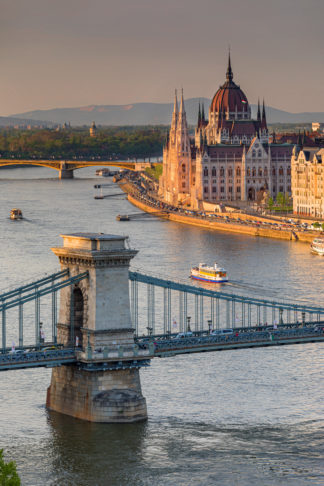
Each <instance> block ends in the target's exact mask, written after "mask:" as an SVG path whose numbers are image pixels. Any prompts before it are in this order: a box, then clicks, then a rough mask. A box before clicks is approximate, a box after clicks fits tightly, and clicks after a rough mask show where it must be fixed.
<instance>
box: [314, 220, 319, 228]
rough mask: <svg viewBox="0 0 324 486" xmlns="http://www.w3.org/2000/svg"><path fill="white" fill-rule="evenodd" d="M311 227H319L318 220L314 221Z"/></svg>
mask: <svg viewBox="0 0 324 486" xmlns="http://www.w3.org/2000/svg"><path fill="white" fill-rule="evenodd" d="M312 226H313V228H320V227H321V225H320V224H319V222H318V221H315V223H313V224H312Z"/></svg>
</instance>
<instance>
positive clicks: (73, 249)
mask: <svg viewBox="0 0 324 486" xmlns="http://www.w3.org/2000/svg"><path fill="white" fill-rule="evenodd" d="M61 236H62V237H63V247H59V248H52V250H53V252H54V253H55V255H57V256H58V258H59V261H60V264H61V267H62V269H66V268H68V269H69V271H70V275H71V276H72V275H78V274H80V273H82V272H85V271H88V273H89V277H88V278H87V279H84V280H82V281H81V282H79V283H78V284H75V285H74V286H73V287H71V286H70V287H65V288H64V289H62V290H61V296H60V312H59V320H58V324H57V329H58V330H57V341H58V343H62V344H64V345H66V346H69V345H70V346H71V345H77V346H78V349H79V351H78V354H79V356H80V357H81V358H80V360H79V362H78V363H77V364H73V365H69V366H61V367H58V368H54V369H53V371H52V379H51V384H50V386H49V388H48V391H47V402H46V404H47V407H48V408H49V409H51V410H55V411H57V412H61V413H64V414H67V415H71V416H73V417H77V418H80V419H84V420H89V421H93V422H134V421H138V420H144V419H146V418H147V410H146V400H145V398H144V397H143V395H142V391H141V384H140V376H139V368H138V367H136V366H129V367H127V365H126V366H123V367H122V369H118V368H116V369H112V368H111V367H110V368H109V367H108V369H107V363H104V362H98V361H97V360H94V359H93V360H91V357H93V353H94V352H95V350H96V349H99V350H102V349H114V348H124V349H125V348H127V347H129V348H131V347H133V348H134V349H135V346H134V329H133V327H132V323H131V316H130V302H129V283H128V269H129V263H130V260H131V259H132V258H133V257H134V256H135V255H136V253H137V251H136V250H132V249H129V248H128V247H127V246H126V239H127V237H125V236H114V235H107V234H101V233H99V234H94V233H78V234H67V235H61ZM82 356H83V357H84V358H85V359H84V360H83V359H82ZM105 368H106V369H105Z"/></svg>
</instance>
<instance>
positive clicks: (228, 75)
mask: <svg viewBox="0 0 324 486" xmlns="http://www.w3.org/2000/svg"><path fill="white" fill-rule="evenodd" d="M226 79H227V81H229V82H231V81H232V80H233V71H232V66H231V53H230V52H229V53H228V65H227V71H226Z"/></svg>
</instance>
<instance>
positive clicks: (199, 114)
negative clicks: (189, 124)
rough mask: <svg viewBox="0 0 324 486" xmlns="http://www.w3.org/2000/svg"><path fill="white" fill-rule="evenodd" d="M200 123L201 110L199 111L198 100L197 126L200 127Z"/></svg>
mask: <svg viewBox="0 0 324 486" xmlns="http://www.w3.org/2000/svg"><path fill="white" fill-rule="evenodd" d="M200 123H201V111H200V102H199V108H198V124H197V126H198V128H199V127H200Z"/></svg>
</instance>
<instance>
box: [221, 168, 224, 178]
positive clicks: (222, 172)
mask: <svg viewBox="0 0 324 486" xmlns="http://www.w3.org/2000/svg"><path fill="white" fill-rule="evenodd" d="M220 175H221V177H224V167H221V168H220Z"/></svg>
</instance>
